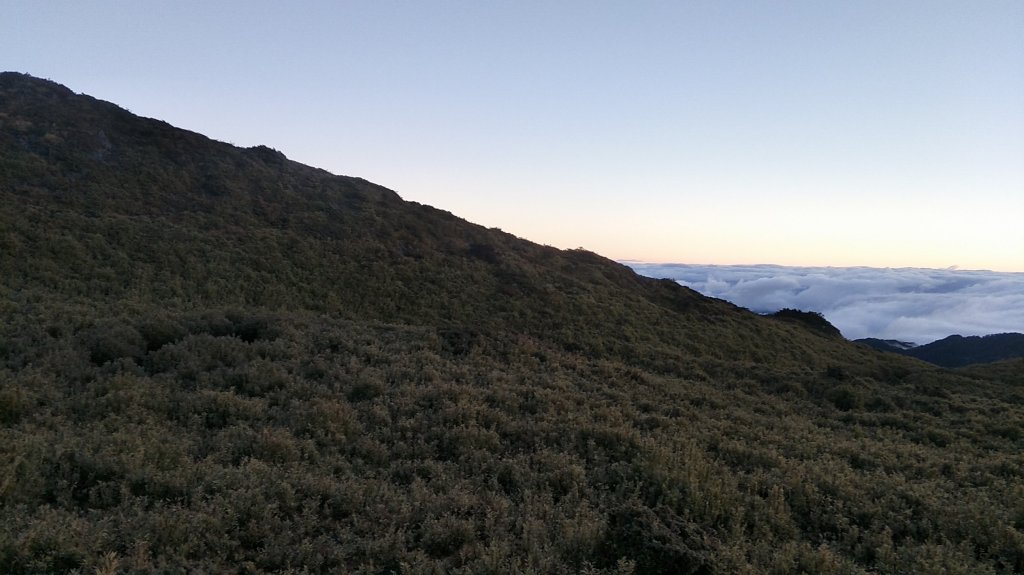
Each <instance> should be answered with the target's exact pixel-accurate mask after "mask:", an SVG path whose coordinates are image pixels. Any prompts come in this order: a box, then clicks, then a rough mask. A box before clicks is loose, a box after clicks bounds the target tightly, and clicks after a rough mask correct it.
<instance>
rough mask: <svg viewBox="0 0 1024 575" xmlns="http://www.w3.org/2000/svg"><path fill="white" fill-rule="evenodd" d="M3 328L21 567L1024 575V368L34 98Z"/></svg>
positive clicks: (4, 213)
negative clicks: (946, 367)
mask: <svg viewBox="0 0 1024 575" xmlns="http://www.w3.org/2000/svg"><path fill="white" fill-rule="evenodd" d="M0 317H2V319H3V321H2V322H0V572H3V573H49V572H69V571H76V570H77V571H78V572H107V573H110V572H117V571H118V570H121V571H125V572H247V573H264V572H266V573H269V572H288V571H291V572H301V571H309V572H330V571H340V572H346V571H347V572H353V573H432V572H450V573H517V572H531V571H532V572H542V573H629V572H636V573H741V572H746V573H759V572H774V573H789V572H806V573H867V572H914V573H930V572H964V573H985V572H989V573H1011V572H1015V571H1020V570H1022V569H1024V534H1022V531H1021V530H1022V529H1024V507H1021V506H1020V505H1018V504H1016V503H1010V504H1008V503H1007V502H1020V501H1024V459H1022V457H1021V455H1020V454H1021V453H1022V450H1024V433H1022V432H1021V430H1022V429H1024V408H1022V405H1024V401H1022V398H1021V393H1022V392H1021V390H1022V389H1024V377H1022V375H1021V372H1020V369H1019V366H1017V365H1016V364H1008V365H1006V366H1000V367H999V368H993V369H991V370H986V371H965V372H963V373H960V372H957V373H951V372H946V371H943V370H939V369H937V368H934V367H932V366H929V365H927V364H924V363H921V362H918V361H916V360H912V359H909V358H902V357H898V356H888V355H885V354H878V353H875V352H873V351H871V350H869V349H866V348H864V347H862V346H857V345H853V344H850V343H848V342H845V341H843V340H842V339H841V338H839V337H836V336H835V335H834V334H832V333H831V332H830V330H828V329H827V327H828V326H827V323H822V322H823V320H821V321H819V320H820V318H816V317H811V316H808V315H806V314H800V313H797V312H794V313H792V314H789V316H788V317H783V318H765V317H759V316H757V315H755V314H752V313H749V312H747V311H745V310H742V309H739V308H736V307H734V306H732V305H729V304H727V303H725V302H722V301H718V300H711V299H708V298H704V297H701V296H700V295H698V294H696V293H695V292H692V291H690V290H687V289H685V288H682V287H680V286H678V285H677V284H675V283H674V282H671V281H658V280H652V279H646V278H642V277H639V276H637V275H635V274H633V273H632V272H631V271H630V270H628V269H627V268H625V267H624V266H621V265H618V264H616V263H614V262H611V261H609V260H607V259H604V258H602V257H600V256H597V255H595V254H592V253H589V252H585V251H560V250H556V249H553V248H550V247H545V246H539V245H536V244H532V243H530V242H527V241H525V240H521V239H518V238H515V237H513V236H511V235H509V234H506V233H502V232H500V231H498V230H489V229H485V228H482V227H480V226H476V225H473V224H470V223H468V222H465V221H463V220H461V219H459V218H457V217H455V216H453V215H451V214H449V213H447V212H443V211H440V210H437V209H434V208H431V207H428V206H422V205H418V204H415V203H410V202H405V201H402V200H401V198H399V197H398V195H396V194H395V193H394V192H392V191H390V190H386V189H384V188H381V187H379V186H376V185H374V184H371V183H369V182H366V181H364V180H360V179H358V178H349V177H341V176H334V175H331V174H328V173H326V172H324V171H322V170H317V169H314V168H310V167H307V166H302V165H300V164H298V163H295V162H292V161H289V160H288V159H286V158H285V157H284V156H282V155H281V154H279V153H277V152H275V151H273V150H272V149H270V148H265V147H257V148H250V149H239V148H236V147H233V146H229V145H227V144H223V143H219V142H215V141H211V140H209V139H207V138H205V137H203V136H201V135H198V134H194V133H191V132H187V131H183V130H179V129H176V128H173V127H171V126H169V125H167V124H165V123H163V122H159V121H156V120H148V119H143V118H138V117H135V116H133V115H132V114H130V113H128V112H126V111H124V110H122V109H120V108H117V107H116V106H114V105H112V104H109V103H105V102H101V101H98V100H95V99H92V98H90V97H87V96H82V95H76V94H74V93H73V92H71V91H70V90H68V89H67V88H64V87H62V86H59V85H57V84H54V83H52V82H48V81H43V80H38V79H35V78H32V77H29V76H25V75H22V74H11V73H5V74H0ZM780 320H781V321H780ZM994 415H995V417H994Z"/></svg>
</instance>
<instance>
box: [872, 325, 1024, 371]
mask: <svg viewBox="0 0 1024 575" xmlns="http://www.w3.org/2000/svg"><path fill="white" fill-rule="evenodd" d="M854 341H856V342H859V343H863V344H865V345H868V346H870V347H873V348H875V349H878V350H881V351H887V352H892V353H898V354H901V355H905V356H908V357H915V358H917V359H920V360H924V361H927V362H929V363H933V364H935V365H939V366H942V367H964V366H967V365H972V364H978V363H992V362H996V361H1005V360H1009V359H1016V358H1020V357H1024V334H1021V333H997V334H989V335H983V336H977V335H972V336H962V335H951V336H948V337H944V338H942V339H939V340H935V341H933V342H931V343H926V344H923V345H912V346H910V347H900V346H894V345H892V344H891V343H890V342H888V341H883V340H874V339H870V338H869V339H858V340H854ZM899 343H903V342H899Z"/></svg>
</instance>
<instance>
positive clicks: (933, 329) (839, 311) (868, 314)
mask: <svg viewBox="0 0 1024 575" xmlns="http://www.w3.org/2000/svg"><path fill="white" fill-rule="evenodd" d="M627 263H628V265H629V266H630V267H632V268H633V269H634V270H636V272H637V273H639V274H642V275H645V276H651V277H657V278H670V279H673V280H676V281H677V282H679V283H680V284H682V285H684V286H687V287H690V288H692V289H694V290H696V291H698V292H700V293H702V294H704V295H708V296H711V297H716V298H721V299H724V300H727V301H730V302H732V303H734V304H736V305H739V306H742V307H745V308H748V309H750V310H753V311H755V312H759V313H770V312H774V311H777V310H779V309H782V308H787V307H788V308H796V309H801V310H805V311H816V312H820V313H822V314H824V316H825V317H826V318H827V319H828V320H829V321H830V322H832V324H833V325H835V326H836V327H838V328H839V329H840V330H841V331H842V332H843V335H844V336H846V337H847V338H849V339H858V338H862V337H878V338H882V339H897V340H901V341H911V342H915V343H918V344H923V343H929V342H932V341H935V340H937V339H942V338H944V337H946V336H949V335H953V334H960V335H987V334H992V333H1005V332H1024V273H1004V272H991V271H965V270H935V269H918V268H901V269H891V268H865V267H856V268H810V267H784V266H774V265H749V266H711V265H690V264H647V263H635V262H627Z"/></svg>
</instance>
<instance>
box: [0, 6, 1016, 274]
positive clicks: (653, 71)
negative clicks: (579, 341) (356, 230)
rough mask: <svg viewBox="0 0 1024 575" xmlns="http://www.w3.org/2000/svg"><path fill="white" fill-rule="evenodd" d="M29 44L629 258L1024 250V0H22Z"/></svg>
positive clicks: (93, 74) (565, 242) (228, 137)
mask: <svg viewBox="0 0 1024 575" xmlns="http://www.w3.org/2000/svg"><path fill="white" fill-rule="evenodd" d="M0 23H2V34H0V64H2V67H3V69H6V70H15V71H20V72H27V73H30V74H33V75H35V76H40V77H45V78H50V79H52V80H55V81H57V82H60V83H62V84H65V85H67V86H68V87H69V88H71V89H72V90H74V91H76V92H84V93H88V94H90V95H93V96H96V97H98V98H101V99H104V100H109V101H113V102H115V103H117V104H119V105H121V106H122V107H125V108H128V109H129V110H131V111H132V112H134V113H136V114H140V115H143V116H149V117H156V118H160V119H162V120H165V121H167V122H170V123H172V124H174V125H177V126H180V127H184V128H187V129H190V130H194V131H197V132H201V133H204V134H206V135H208V136H210V137H212V138H215V139H218V140H222V141H228V142H232V143H234V144H237V145H240V146H251V145H256V144H266V145H269V146H271V147H273V148H276V149H279V150H281V151H282V152H284V153H285V154H287V155H288V156H289V157H290V158H292V159H294V160H297V161H300V162H303V163H306V164H311V165H315V166H318V167H321V168H324V169H327V170H329V171H331V172H334V173H338V174H346V175H354V176H360V177H363V178H366V179H368V180H371V181H374V182H377V183H379V184H383V185H385V186H387V187H389V188H392V189H394V190H396V191H397V192H399V193H400V194H401V195H402V197H404V198H405V199H408V200H413V201H417V202H421V203H425V204H430V205H434V206H437V207H439V208H442V209H446V210H449V211H451V212H453V213H455V214H456V215H459V216H461V217H464V218H466V219H469V220H471V221H474V222H477V223H480V224H483V225H486V226H492V227H500V228H502V229H504V230H505V231H508V232H511V233H514V234H516V235H518V236H521V237H525V238H527V239H530V240H533V241H536V242H540V243H545V244H550V245H554V246H558V247H563V248H569V247H585V248H587V249H590V250H593V251H596V252H598V253H601V254H602V255H605V256H608V257H611V258H615V259H632V260H644V261H661V262H668V261H675V262H687V263H715V264H735V263H774V264H784V265H817V266H822V265H827V266H846V265H866V266H879V267H887V266H894V267H895V266H915V267H939V268H944V267H948V266H959V267H961V268H969V269H995V270H1003V271H1024V2H1020V1H1019V0H1009V1H1005V2H997V1H985V0H965V1H960V2H947V1H941V0H937V1H932V0H929V1H898V0H896V1H889V0H887V1H877V2H876V1H870V0H868V1H862V0H858V1H855V2H845V1H844V2H839V1H836V2H832V1H821V0H814V1H799V2H796V1H794V2H788V1H772V2H763V1H756V0H751V1H743V2H731V1H711V0H706V1H700V2H683V1H678V2H618V1H617V2H601V1H587V2H583V1H568V0H566V1H561V2H530V1H516V2H476V1H470V0H465V1H461V2H431V1H423V2H393V1H372V2H371V1H366V2H339V1H330V2H328V1H323V2H291V3H285V2H261V1H244V2H242V1H237V2H210V1H182V0H178V1H175V2H162V1H161V2H151V1H143V0H132V1H117V2H114V1H89V0H75V1H39V0H31V1H26V0H4V2H3V3H2V4H0Z"/></svg>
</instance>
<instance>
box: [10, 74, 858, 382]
mask: <svg viewBox="0 0 1024 575" xmlns="http://www.w3.org/2000/svg"><path fill="white" fill-rule="evenodd" d="M0 90H2V94H3V96H2V97H3V110H2V112H0V113H2V114H3V122H4V124H3V127H4V130H3V135H2V138H3V139H2V141H0V151H2V156H0V158H2V160H0V190H2V193H3V206H4V209H3V213H2V214H0V225H2V226H3V228H4V229H6V230H7V234H6V235H5V238H4V239H3V240H2V241H3V242H4V243H3V245H2V246H0V247H2V248H3V249H2V252H0V253H2V255H0V271H2V272H3V274H4V277H5V281H4V286H5V287H7V288H8V289H10V290H11V291H12V292H14V293H23V292H24V291H25V290H38V289H41V288H44V289H46V290H47V291H49V292H50V293H52V294H54V295H59V296H60V297H62V298H69V299H72V300H78V301H87V302H89V304H90V305H94V304H95V303H96V302H97V301H106V302H116V303H117V304H118V305H121V304H122V303H124V302H126V301H127V302H138V303H154V302H159V304H160V305H161V306H162V307H169V308H173V309H191V308H195V307H196V306H210V307H215V306H225V305H233V306H242V307H258V308H261V309H268V308H269V309H288V310H297V309H303V310H310V311H316V312H326V313H330V314H333V315H338V316H342V317H347V318H351V319H378V320H384V321H398V322H403V323H412V324H429V325H443V326H448V327H451V328H455V329H465V330H468V331H474V330H488V331H493V330H495V329H497V330H512V331H515V332H525V333H528V334H530V335H532V336H536V337H541V338H543V339H545V340H549V341H555V342H557V343H559V344H560V345H563V346H567V347H569V348H570V349H580V350H588V351H591V352H594V353H600V354H604V355H608V354H611V355H613V356H615V357H620V358H628V359H630V360H631V361H635V360H638V359H644V360H646V361H648V362H650V363H651V364H652V365H656V364H659V365H663V366H669V365H671V364H672V363H673V362H677V361H678V360H680V359H689V358H692V357H694V356H713V357H721V358H729V359H730V360H741V359H748V360H763V359H765V358H772V360H773V361H776V362H779V361H783V360H784V359H785V358H787V357H790V358H793V359H794V361H797V362H799V363H801V364H803V363H806V362H807V361H808V359H809V357H811V356H814V355H815V353H816V352H815V350H816V349H817V348H819V347H820V346H821V345H822V342H820V341H819V340H818V339H815V338H809V337H807V334H805V333H804V330H801V329H798V328H797V329H788V328H786V327H783V326H781V325H779V324H777V323H776V322H768V321H763V320H760V319H758V318H756V317H754V316H753V315H752V314H749V313H747V312H746V311H744V310H740V309H738V308H735V307H734V306H731V305H729V304H727V303H725V302H722V301H718V300H711V299H708V298H704V297H701V296H699V295H698V294H696V293H695V292H692V291H690V290H689V289H687V288H683V287H681V286H678V285H677V284H675V283H674V282H670V281H656V280H651V279H648V278H643V277H640V276H637V275H636V274H634V273H632V272H631V271H630V270H629V269H628V268H626V267H625V266H622V265H619V264H616V263H614V262H611V261H610V260H607V259H605V258H601V257H599V256H597V255H595V254H592V253H588V252H584V251H559V250H556V249H553V248H549V247H544V246H538V245H535V244H532V243H529V242H526V241H523V240H520V239H518V238H515V237H513V236H511V235H509V234H505V233H501V232H499V231H497V230H488V229H485V228H482V227H480V226H476V225H473V224H470V223H468V222H465V221H463V220H460V219H459V218H456V217H454V216H452V215H451V214H449V213H447V212H443V211H440V210H436V209H434V208H430V207H428V206H422V205H418V204H414V203H409V202H404V201H402V200H401V199H400V198H399V197H398V196H397V195H396V194H395V193H394V192H391V191H390V190H387V189H384V188H381V187H380V186H376V185H373V184H370V183H368V182H365V181H363V180H360V179H357V178H348V177H339V176H333V175H331V174H328V173H326V172H323V171H321V170H316V169H313V168H309V167H306V166H303V165H300V164H297V163H295V162H290V161H288V160H287V159H285V158H284V157H283V156H282V155H281V154H279V153H276V152H274V151H273V150H270V149H269V148H263V147H258V148H253V149H248V150H243V149H238V148H235V147H233V146H229V145H227V144H222V143H219V142H214V141H211V140H209V139H207V138H205V137H203V136H200V135H198V134H194V133H190V132H186V131H182V130H178V129H175V128H173V127H171V126H169V125H167V124H165V123H162V122H159V121H155V120H146V119H141V118H137V117H134V116H132V115H131V114H129V113H128V112H126V111H124V110H121V109H120V108H117V107H116V106H114V105H112V104H108V103H105V102H100V101H97V100H94V99H92V98H89V97H86V96H77V95H75V94H73V93H72V92H71V91H70V90H67V89H66V88H64V87H62V86H58V85H55V84H52V83H49V82H44V81H39V80H35V79H31V78H28V77H25V76H22V75H17V74H5V75H3V77H2V78H0ZM738 336H739V337H738ZM752 341H756V342H757V345H756V346H754V345H751V342H752ZM637 353H641V354H642V355H643V356H645V357H642V358H638V357H635V356H636V354H637ZM857 353H858V352H857V351H856V350H855V349H853V348H840V347H838V346H833V348H832V349H830V354H831V355H836V354H847V355H850V354H852V356H851V360H852V361H862V360H864V358H854V357H853V356H855V355H856V354H857Z"/></svg>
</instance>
